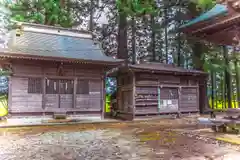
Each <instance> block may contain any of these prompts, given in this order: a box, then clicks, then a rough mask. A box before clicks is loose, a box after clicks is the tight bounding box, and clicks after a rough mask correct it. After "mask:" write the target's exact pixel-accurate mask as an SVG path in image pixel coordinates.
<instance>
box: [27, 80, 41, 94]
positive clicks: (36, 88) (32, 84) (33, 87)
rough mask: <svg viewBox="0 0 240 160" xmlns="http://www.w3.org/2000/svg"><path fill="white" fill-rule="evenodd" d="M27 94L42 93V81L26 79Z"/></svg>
mask: <svg viewBox="0 0 240 160" xmlns="http://www.w3.org/2000/svg"><path fill="white" fill-rule="evenodd" d="M28 93H37V94H41V93H42V79H41V78H28Z"/></svg>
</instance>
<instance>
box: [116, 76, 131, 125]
mask: <svg viewBox="0 0 240 160" xmlns="http://www.w3.org/2000/svg"><path fill="white" fill-rule="evenodd" d="M133 94H134V84H133V75H132V74H131V73H123V74H120V76H118V78H117V106H118V110H119V111H120V113H119V117H118V118H121V119H124V120H132V119H133V116H134V103H133Z"/></svg>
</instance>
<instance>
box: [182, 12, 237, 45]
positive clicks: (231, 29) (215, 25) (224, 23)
mask: <svg viewBox="0 0 240 160" xmlns="http://www.w3.org/2000/svg"><path fill="white" fill-rule="evenodd" d="M206 13H208V12H206ZM200 17H201V16H200ZM239 26H240V13H239V12H236V11H233V10H229V9H228V10H227V12H226V13H224V14H220V15H218V16H216V17H212V18H211V19H208V20H205V21H201V22H197V23H195V24H193V25H188V26H186V27H184V26H183V27H182V28H181V31H182V32H184V33H186V34H187V35H189V36H192V37H196V38H199V39H204V40H207V41H209V42H212V43H215V44H219V45H232V46H235V45H238V44H239V39H238V37H240V34H239V33H240V32H239V31H240V28H239Z"/></svg>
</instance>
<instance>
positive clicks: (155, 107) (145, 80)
mask: <svg viewBox="0 0 240 160" xmlns="http://www.w3.org/2000/svg"><path fill="white" fill-rule="evenodd" d="M198 110H199V100H198V81H197V80H196V77H194V76H188V77H184V76H176V75H164V74H162V75H161V74H146V73H137V75H136V94H135V114H136V115H144V114H145V115H146V114H162V113H177V112H196V111H198Z"/></svg>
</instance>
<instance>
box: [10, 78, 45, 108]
mask: <svg viewBox="0 0 240 160" xmlns="http://www.w3.org/2000/svg"><path fill="white" fill-rule="evenodd" d="M11 93H12V95H11V96H10V97H9V99H10V100H11V106H9V110H10V112H18V113H19V112H42V111H43V109H42V94H29V93H28V78H19V77H11Z"/></svg>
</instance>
